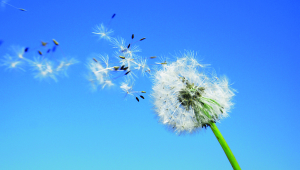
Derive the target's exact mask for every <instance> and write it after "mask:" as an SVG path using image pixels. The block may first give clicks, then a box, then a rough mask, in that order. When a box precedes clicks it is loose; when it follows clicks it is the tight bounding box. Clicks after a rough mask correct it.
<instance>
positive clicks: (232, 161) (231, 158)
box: [210, 123, 241, 170]
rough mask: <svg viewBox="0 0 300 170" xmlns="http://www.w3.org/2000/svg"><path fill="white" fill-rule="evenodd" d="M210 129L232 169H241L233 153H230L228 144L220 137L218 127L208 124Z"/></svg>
mask: <svg viewBox="0 0 300 170" xmlns="http://www.w3.org/2000/svg"><path fill="white" fill-rule="evenodd" d="M210 128H211V130H212V131H213V132H214V134H215V136H216V138H217V139H218V141H219V143H220V145H221V147H222V148H223V150H224V152H225V154H226V156H227V158H228V160H229V162H230V164H231V166H232V168H233V169H234V170H239V169H241V167H240V166H239V164H238V162H237V160H236V159H235V157H234V155H233V153H232V152H231V150H230V148H229V146H228V144H227V143H226V141H225V139H224V137H223V136H222V134H221V132H220V131H219V129H218V127H217V126H216V124H215V123H211V124H210Z"/></svg>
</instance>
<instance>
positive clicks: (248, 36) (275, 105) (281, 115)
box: [0, 0, 300, 170]
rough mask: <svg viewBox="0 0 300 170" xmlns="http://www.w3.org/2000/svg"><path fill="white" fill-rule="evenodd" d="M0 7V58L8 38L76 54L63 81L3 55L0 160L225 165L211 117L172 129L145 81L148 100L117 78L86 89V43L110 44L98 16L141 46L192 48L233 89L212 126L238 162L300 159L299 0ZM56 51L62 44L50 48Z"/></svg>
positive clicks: (159, 52)
mask: <svg viewBox="0 0 300 170" xmlns="http://www.w3.org/2000/svg"><path fill="white" fill-rule="evenodd" d="M8 3H10V4H12V5H14V6H16V7H19V8H24V9H26V10H27V11H26V12H24V11H19V10H17V9H15V8H12V7H10V6H8V5H6V6H4V7H1V10H0V40H2V41H3V43H2V44H1V45H0V58H3V57H4V55H5V54H7V53H10V51H9V48H10V46H12V45H19V46H23V47H27V46H28V47H35V46H39V45H40V41H41V40H42V41H47V42H51V40H52V39H53V38H54V39H56V40H57V41H59V43H60V48H61V49H62V50H63V53H64V54H65V55H68V56H72V57H75V58H76V59H77V60H78V61H80V63H78V64H76V65H74V66H73V67H70V69H69V70H68V71H69V72H68V75H69V77H65V78H59V80H58V82H57V83H55V82H54V81H48V82H47V81H38V80H36V79H34V77H33V74H32V71H31V70H30V69H27V70H26V72H23V71H6V70H5V67H0V79H1V83H0V96H1V98H0V169H3V170H19V169H22V170H27V169H28V170H40V169H44V170H48V169H49V170H53V169H55V170H81V169H90V170H99V169H105V170H106V169H107V170H123V169H124V170H127V169H128V170H141V169H143V170H154V169H155V170H166V169H172V170H175V169H178V170H179V169H222V170H227V169H228V170H229V169H232V168H231V166H230V163H229V161H228V160H227V158H226V156H225V154H224V152H223V150H222V148H221V147H220V145H219V143H218V141H217V140H216V138H215V136H214V135H213V133H212V131H211V130H210V129H207V130H205V129H204V130H202V131H200V132H199V133H197V134H193V135H183V136H177V135H176V134H174V133H172V132H170V131H168V130H167V129H166V128H165V127H164V126H163V125H162V124H160V123H158V120H157V118H156V117H155V114H154V112H153V110H152V107H153V105H152V101H151V99H150V96H149V94H150V92H151V81H150V80H149V79H147V78H145V77H142V78H140V79H138V80H137V81H136V82H135V84H136V88H138V89H140V90H145V91H147V92H148V93H146V95H145V100H142V101H140V102H139V103H138V102H137V101H136V100H135V99H134V98H128V99H127V100H126V101H125V100H124V94H123V93H121V91H120V90H119V88H118V87H112V88H111V89H106V90H100V91H97V92H94V93H92V92H91V91H90V89H89V83H88V81H87V80H86V79H85V78H84V75H85V74H86V73H87V72H88V70H87V69H86V66H85V63H86V60H87V58H88V57H89V56H90V55H91V54H93V53H102V54H103V53H107V54H111V53H112V48H111V46H110V45H109V44H107V42H106V41H104V40H98V38H97V37H96V36H95V35H93V34H92V33H91V32H92V31H93V29H92V28H93V27H95V26H96V25H97V24H100V23H104V24H107V23H108V22H109V20H110V17H111V16H112V14H113V13H116V17H115V18H114V20H113V21H112V22H111V25H110V28H111V29H113V30H114V35H116V36H121V37H123V38H126V39H127V40H130V37H131V34H132V33H134V34H135V36H136V37H146V38H147V39H146V40H145V41H143V42H141V43H139V46H140V48H141V49H142V53H141V55H142V56H153V55H156V56H162V57H170V56H172V55H173V54H175V53H178V52H182V51H184V50H193V51H195V52H197V54H198V59H199V60H202V61H203V63H208V64H211V65H212V67H213V68H214V69H215V70H216V72H217V74H218V75H226V76H227V77H228V78H229V79H230V82H232V83H233V85H232V87H233V88H234V89H237V91H238V93H237V95H236V96H235V97H234V103H235V108H234V109H233V110H232V112H231V113H230V117H228V118H226V119H224V120H222V122H221V123H218V124H217V126H218V127H219V130H220V131H221V132H222V134H223V136H224V137H225V139H226V141H227V143H228V144H229V146H230V148H231V150H232V151H233V153H234V155H235V157H236V159H237V161H238V162H239V164H240V166H241V168H242V169H243V170H253V169H272V170H275V169H291V170H292V169H299V167H300V161H299V158H300V146H299V142H300V135H299V129H300V121H299V119H300V113H299V110H300V105H299V102H300V97H299V96H300V90H299V87H300V76H299V75H300V69H299V63H300V62H299V61H300V59H299V57H300V55H299V54H300V3H299V1H296V0H293V1H287V0H279V1H253V0H251V1H229V2H217V1H202V0H201V1H200V0H199V1H190V0H187V1H164V2H162V1H157V0H154V1H147V2H146V1H145V2H142V1H136V0H135V1H134V0H127V1H58V0H51V1H34V0H32V1H21V0H10V1H9V2H8ZM57 57H58V58H59V57H60V56H59V55H58V54H57Z"/></svg>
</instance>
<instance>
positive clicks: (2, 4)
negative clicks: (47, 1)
mask: <svg viewBox="0 0 300 170" xmlns="http://www.w3.org/2000/svg"><path fill="white" fill-rule="evenodd" d="M8 1H9V0H1V7H2V8H5V5H8V6H10V7H12V8H15V9H18V10H20V11H26V10H25V9H23V8H18V7H15V6H13V5H11V4H9V3H8Z"/></svg>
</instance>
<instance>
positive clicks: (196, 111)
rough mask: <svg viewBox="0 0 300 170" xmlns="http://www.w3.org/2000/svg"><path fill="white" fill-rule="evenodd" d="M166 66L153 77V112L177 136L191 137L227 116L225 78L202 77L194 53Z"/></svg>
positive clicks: (228, 98) (228, 103)
mask: <svg viewBox="0 0 300 170" xmlns="http://www.w3.org/2000/svg"><path fill="white" fill-rule="evenodd" d="M182 56H183V57H182V58H179V59H177V61H175V62H173V63H171V64H166V65H165V66H164V67H162V68H161V70H158V71H157V72H156V73H155V74H154V75H153V81H154V86H153V93H152V94H151V96H152V97H153V99H154V106H155V112H156V114H157V115H158V117H159V119H160V121H161V122H162V123H163V124H165V125H167V126H168V127H169V128H170V129H172V130H173V131H175V132H176V133H179V134H180V133H192V132H195V131H197V130H199V129H201V128H202V127H203V126H207V125H209V124H210V123H212V122H216V121H220V120H221V119H222V118H225V117H227V116H228V112H229V111H230V109H231V107H232V105H233V103H232V102H231V99H232V97H233V96H234V93H233V91H232V90H231V89H230V88H229V86H228V81H227V79H226V78H225V77H220V78H219V79H215V78H213V77H209V76H207V75H206V74H205V73H204V68H203V66H204V65H203V64H199V63H198V62H197V60H196V59H195V54H194V53H193V52H186V53H184V54H183V55H182Z"/></svg>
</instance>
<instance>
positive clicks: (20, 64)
mask: <svg viewBox="0 0 300 170" xmlns="http://www.w3.org/2000/svg"><path fill="white" fill-rule="evenodd" d="M57 44H58V43H57ZM45 46H46V43H45V42H42V45H41V48H44V47H45ZM56 46H57V45H56ZM33 49H35V48H33ZM10 50H11V51H12V52H13V53H12V54H13V55H9V54H6V55H5V56H4V59H1V62H0V65H1V66H5V67H6V69H8V70H22V71H25V69H24V66H27V67H30V68H31V71H32V72H33V74H34V78H36V79H39V80H43V79H52V80H54V81H57V76H68V74H67V70H68V68H69V67H70V66H71V65H73V64H76V63H78V61H77V60H75V59H74V58H67V57H64V58H63V59H62V60H54V61H51V60H50V59H49V58H45V56H47V54H45V55H44V54H43V52H42V51H41V50H39V49H38V50H37V53H35V52H36V51H35V50H29V47H26V48H23V47H19V46H12V47H11V48H10ZM48 51H49V49H48ZM32 53H33V54H32ZM37 54H39V56H41V57H34V58H33V60H32V59H30V58H28V57H27V56H32V55H37ZM52 55H53V54H52ZM53 57H54V56H53Z"/></svg>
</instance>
